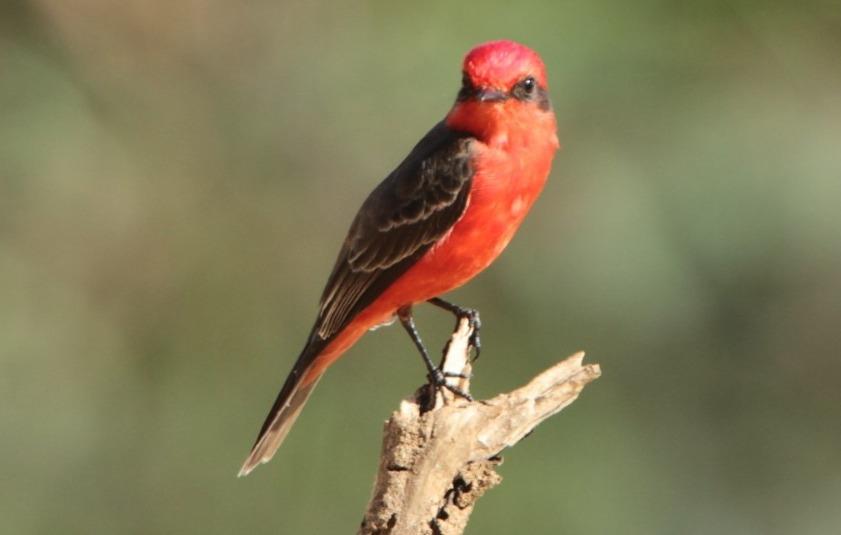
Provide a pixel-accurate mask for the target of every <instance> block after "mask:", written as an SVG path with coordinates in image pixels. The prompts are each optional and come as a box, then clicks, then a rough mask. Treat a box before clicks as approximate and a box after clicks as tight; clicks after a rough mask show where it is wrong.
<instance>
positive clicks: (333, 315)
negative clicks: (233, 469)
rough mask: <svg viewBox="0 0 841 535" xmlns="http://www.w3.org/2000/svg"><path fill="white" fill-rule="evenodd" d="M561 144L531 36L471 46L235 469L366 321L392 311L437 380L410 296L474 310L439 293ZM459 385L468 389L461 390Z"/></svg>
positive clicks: (348, 250)
mask: <svg viewBox="0 0 841 535" xmlns="http://www.w3.org/2000/svg"><path fill="white" fill-rule="evenodd" d="M559 148H560V143H559V141H558V137H557V125H556V119H555V114H554V111H553V109H552V105H551V103H550V101H549V94H548V82H547V75H546V67H545V65H544V62H543V60H542V59H541V57H540V56H539V55H538V54H537V52H535V51H534V50H532V49H531V48H529V47H527V46H525V45H523V44H520V43H518V42H514V41H510V40H496V41H490V42H486V43H483V44H480V45H478V46H476V47H474V48H472V49H471V50H470V51H469V52H468V53H467V54H466V55H465V56H464V60H463V64H462V81H461V88H460V89H459V91H458V94H457V96H456V99H455V103H454V104H453V106H452V108H451V109H450V111H449V112H448V113H447V114H446V116H445V117H444V119H443V120H441V121H440V122H438V123H437V124H436V125H435V126H433V127H432V129H431V130H429V132H428V133H427V134H426V135H425V136H424V137H423V138H422V139H421V140H420V141H419V142H418V143H417V145H415V147H414V148H413V149H412V150H411V151H410V152H409V155H408V156H407V157H406V158H405V159H404V160H403V161H402V162H401V163H400V164H399V165H398V166H397V167H396V168H395V169H394V170H393V171H392V172H391V173H390V174H388V175H387V176H386V178H385V179H384V180H383V181H382V182H380V184H379V185H377V186H376V187H375V188H374V189H373V191H372V192H371V193H370V195H369V196H368V197H367V199H366V200H365V201H364V202H363V204H362V206H361V208H360V209H359V211H358V213H357V214H356V217H355V218H354V219H353V221H352V223H351V225H350V229H349V231H348V233H347V236H346V238H345V240H344V242H343V243H342V246H341V249H340V251H339V254H338V258H337V259H336V262H335V265H334V267H333V270H332V272H331V273H330V276H329V277H328V279H327V284H326V286H325V288H324V291H323V293H322V295H321V299H320V303H319V308H318V315H317V317H316V320H315V323H314V325H313V327H312V330H311V331H310V334H309V337H308V338H307V341H306V344H305V345H304V348H303V350H302V351H301V353H300V355H299V356H298V359H297V361H296V362H295V364H294V366H293V367H292V370H291V372H290V373H289V375H288V377H287V379H286V381H285V383H284V384H283V387H282V388H281V390H280V393H279V394H278V396H277V399H276V401H275V402H274V405H273V406H272V408H271V410H270V411H269V414H268V416H267V417H266V419H265V422H264V424H263V426H262V427H261V429H260V432H259V433H258V435H257V439H256V441H255V443H254V445H253V447H252V449H251V451H250V453H249V455H248V457H247V458H246V460H245V462H244V463H243V465H242V468H241V469H240V471H239V476H244V475H247V474H249V473H250V472H251V471H252V470H254V468H256V467H257V466H258V465H260V464H262V463H266V462H268V461H269V460H270V459H271V458H272V457H273V456H274V454H275V452H276V451H277V449H278V447H279V446H280V444H281V443H282V442H283V440H284V438H285V437H286V435H287V434H288V433H289V430H290V428H291V427H292V425H293V423H294V422H295V420H296V419H297V417H298V415H299V414H300V412H301V409H302V408H303V406H304V404H305V403H306V401H307V399H308V398H309V397H310V394H312V391H313V389H314V388H315V386H316V385H317V384H318V382H319V379H320V378H321V377H322V375H323V374H324V372H325V371H326V370H327V368H328V367H329V366H330V365H331V364H332V363H334V362H335V361H336V360H337V359H338V358H339V357H341V356H342V355H343V354H344V353H345V352H347V350H348V349H349V348H350V347H351V346H352V345H353V344H354V343H355V342H356V341H357V340H359V338H361V337H362V336H363V335H364V334H365V333H366V332H367V331H368V330H371V329H373V328H376V327H378V326H381V325H384V324H389V323H392V322H394V321H395V320H399V321H400V324H401V325H402V326H403V328H404V329H405V330H406V332H407V333H408V334H409V336H410V337H411V338H412V341H413V342H414V345H415V346H416V348H417V349H418V351H419V352H420V354H421V357H422V358H423V360H424V364H425V365H426V368H427V371H428V378H429V380H430V382H431V383H432V384H433V385H434V386H436V387H448V384H447V383H446V381H445V380H444V379H443V373H442V372H441V371H440V370H439V369H438V368H436V367H435V365H434V364H433V363H432V361H431V360H430V358H429V354H428V352H427V351H426V349H425V347H424V345H423V342H422V341H421V338H420V335H419V333H418V330H417V327H416V325H415V322H414V319H413V316H412V307H413V306H415V305H418V304H421V303H427V302H428V303H431V304H432V305H435V306H437V307H440V308H443V309H445V310H447V311H449V312H450V313H452V314H454V315H455V316H456V317H457V318H467V319H468V320H470V322H471V325H472V326H473V327H474V329H473V335H472V336H471V339H470V344H471V345H472V346H473V348H474V349H475V354H476V355H478V352H479V349H480V339H479V327H480V320H479V315H478V312H476V311H475V310H473V309H470V308H465V307H461V306H458V305H455V304H453V303H450V302H448V301H445V300H444V299H442V298H441V297H440V296H441V295H442V294H444V293H446V292H448V291H450V290H453V289H455V288H458V287H460V286H462V285H463V284H465V283H466V282H467V281H469V280H470V279H472V278H473V277H475V276H476V275H477V274H479V273H480V272H481V271H483V270H484V269H485V268H487V267H488V266H489V265H490V264H491V263H492V262H493V261H494V260H495V259H496V258H497V257H498V256H499V254H500V253H501V252H502V251H503V249H505V247H506V246H507V245H508V243H509V242H510V241H511V239H512V237H513V236H514V233H515V232H516V231H517V229H518V228H519V226H520V224H521V223H522V221H523V219H524V218H525V216H526V214H527V213H528V212H529V210H530V208H531V207H532V205H533V204H534V202H535V201H536V199H537V198H538V196H539V195H540V193H541V191H542V190H543V187H544V184H545V183H546V180H547V177H548V175H549V172H550V170H551V166H552V160H553V159H554V156H555V153H556V152H557V151H558V149H559ZM462 394H464V395H466V393H462Z"/></svg>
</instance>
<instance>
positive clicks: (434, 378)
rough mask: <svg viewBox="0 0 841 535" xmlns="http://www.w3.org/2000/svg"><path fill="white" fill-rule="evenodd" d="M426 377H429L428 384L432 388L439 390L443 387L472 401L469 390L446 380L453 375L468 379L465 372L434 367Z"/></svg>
mask: <svg viewBox="0 0 841 535" xmlns="http://www.w3.org/2000/svg"><path fill="white" fill-rule="evenodd" d="M426 377H427V379H429V386H431V387H432V388H433V389H434V390H440V389H442V388H445V389H447V390H449V391H450V392H452V393H453V394H455V395H456V396H457V397H460V398H463V399H466V400H467V401H473V396H471V395H470V393H469V392H466V391H465V390H464V389H462V388H460V387H458V386H456V385H454V384H451V383H450V382H449V381H447V379H449V378H453V377H455V378H460V379H469V378H470V377H469V376H468V375H467V374H464V373H453V372H445V371H443V370H442V369H441V368H435V369H434V370H432V371H431V372H430V373H429V375H427V376H426Z"/></svg>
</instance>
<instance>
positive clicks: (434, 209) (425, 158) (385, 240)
mask: <svg viewBox="0 0 841 535" xmlns="http://www.w3.org/2000/svg"><path fill="white" fill-rule="evenodd" d="M472 139H473V138H471V137H470V136H469V135H468V134H464V133H461V132H454V131H453V130H450V129H449V128H448V127H447V126H446V125H445V124H444V123H443V122H441V123H438V124H437V125H436V126H435V127H434V128H433V129H432V130H430V132H429V133H428V134H427V135H426V136H424V138H423V139H421V141H420V142H419V143H418V144H417V146H415V148H414V149H413V150H412V152H411V153H410V154H409V156H408V157H406V159H405V160H404V161H403V162H402V163H401V164H400V165H399V166H398V167H397V169H395V170H394V171H393V172H392V173H391V174H390V175H389V176H388V177H386V179H385V180H383V181H382V182H381V183H380V185H379V186H377V187H376V189H374V191H373V192H371V195H369V196H368V198H367V199H366V200H365V202H364V203H363V205H362V208H361V209H360V210H359V213H358V214H357V216H356V219H355V220H354V221H353V224H352V225H351V227H350V231H349V232H348V236H347V238H346V239H345V242H344V244H343V246H342V250H341V251H340V252H339V258H338V259H337V261H336V265H335V267H334V268H333V272H332V274H331V275H330V278H329V279H328V281H327V286H326V287H325V289H324V293H323V295H322V297H321V307H320V309H319V314H318V320H317V321H316V325H315V327H314V328H313V337H316V336H317V337H318V338H320V339H321V340H327V339H329V338H330V337H332V336H333V335H334V334H336V333H337V332H339V331H341V330H342V329H343V328H344V327H345V326H346V325H347V324H348V323H349V322H350V321H351V320H352V319H353V318H354V316H356V314H358V313H359V312H360V311H361V310H362V309H364V308H365V307H366V306H368V305H369V304H371V302H373V300H374V299H376V297H377V296H379V295H380V294H381V293H382V292H383V291H384V290H385V289H386V288H387V287H388V286H389V285H391V283H393V282H394V281H395V280H396V279H397V278H398V277H399V276H400V275H402V274H403V273H405V272H406V270H407V269H409V268H410V267H411V266H412V265H413V264H414V263H415V262H417V260H418V259H419V258H420V257H421V256H423V254H424V253H425V252H426V251H427V250H428V249H429V248H430V247H431V246H432V245H433V244H434V243H435V242H436V241H437V240H438V239H440V238H441V237H442V236H443V235H444V234H445V233H446V232H447V231H448V230H449V229H450V227H452V226H453V225H454V224H455V223H456V221H458V219H459V218H460V217H461V215H462V213H463V212H464V208H465V206H466V205H467V198H468V196H469V194H470V184H471V179H472V177H473V166H472V162H471V153H470V147H471V142H472ZM315 341H316V340H311V342H315Z"/></svg>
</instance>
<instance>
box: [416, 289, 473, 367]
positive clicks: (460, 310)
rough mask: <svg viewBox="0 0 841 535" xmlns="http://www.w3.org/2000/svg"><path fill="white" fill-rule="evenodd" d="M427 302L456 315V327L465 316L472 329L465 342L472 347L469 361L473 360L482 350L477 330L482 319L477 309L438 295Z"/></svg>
mask: <svg viewBox="0 0 841 535" xmlns="http://www.w3.org/2000/svg"><path fill="white" fill-rule="evenodd" d="M429 303H430V304H433V305H435V306H437V307H439V308H443V309H444V310H447V311H449V312H450V313H451V314H453V315H454V316H455V317H456V328H458V324H459V322H461V320H462V319H465V318H466V319H467V321H469V322H470V328H471V329H473V332H471V333H470V338H468V339H467V344H468V346H470V347H472V348H473V358H472V359H470V360H471V362H475V361H476V359H478V358H479V354H480V353H481V352H482V340H481V338H480V337H479V331H480V330H481V329H482V320H481V319H480V318H479V311H478V310H476V309H475V308H464V307H461V306H459V305H455V304H453V303H450V302H449V301H444V300H443V299H441V298H440V297H433V298H432V299H430V300H429Z"/></svg>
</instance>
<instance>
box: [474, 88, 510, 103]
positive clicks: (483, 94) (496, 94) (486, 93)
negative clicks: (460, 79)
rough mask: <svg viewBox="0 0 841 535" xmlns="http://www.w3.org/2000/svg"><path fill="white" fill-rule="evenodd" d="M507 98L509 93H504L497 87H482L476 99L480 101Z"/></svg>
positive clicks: (498, 100) (500, 100) (494, 100)
mask: <svg viewBox="0 0 841 535" xmlns="http://www.w3.org/2000/svg"><path fill="white" fill-rule="evenodd" d="M507 98H508V94H507V93H503V92H502V91H499V90H497V89H482V90H480V91H479V92H478V93H476V99H477V100H478V101H479V102H502V101H503V100H505V99H507Z"/></svg>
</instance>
